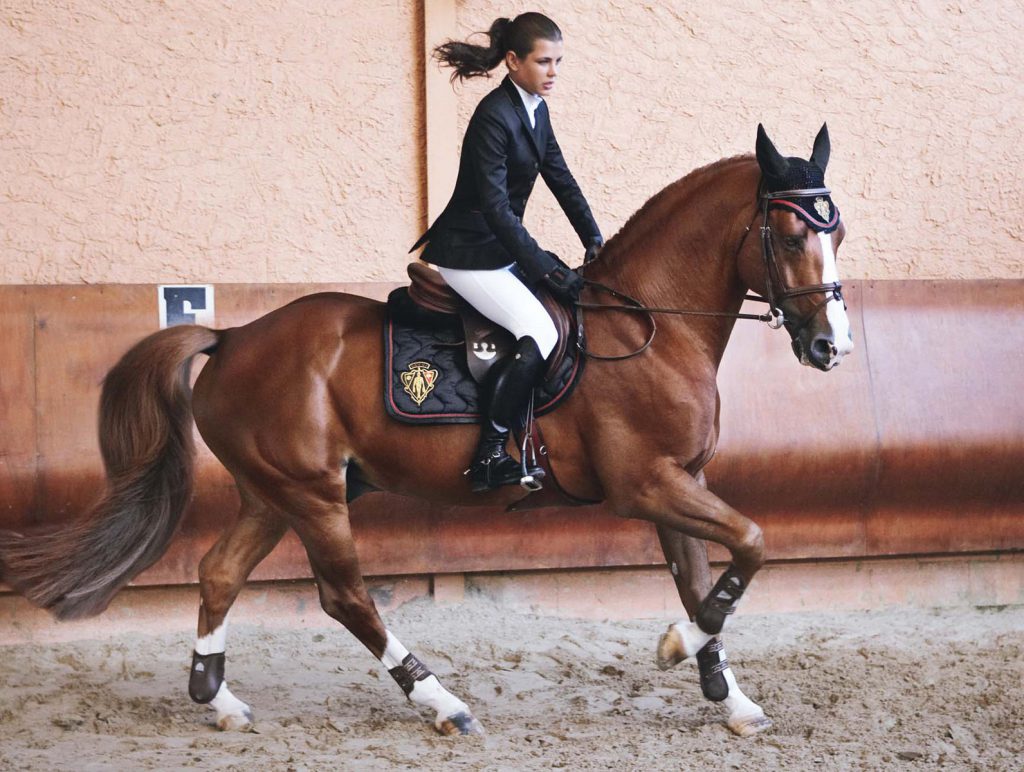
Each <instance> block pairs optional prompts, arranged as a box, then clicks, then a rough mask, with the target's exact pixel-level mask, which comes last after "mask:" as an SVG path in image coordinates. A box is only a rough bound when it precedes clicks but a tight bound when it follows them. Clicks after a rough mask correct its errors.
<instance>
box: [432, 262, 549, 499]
mask: <svg viewBox="0 0 1024 772" xmlns="http://www.w3.org/2000/svg"><path fill="white" fill-rule="evenodd" d="M440 272H441V275H442V276H443V277H444V279H445V281H447V282H448V284H449V285H450V286H451V287H452V289H454V290H455V291H456V292H458V293H459V295H461V296H462V298H463V299H465V300H466V302H468V303H469V304H470V305H472V306H473V307H474V308H475V309H477V310H478V311H479V312H480V313H481V314H483V315H484V316H486V317H487V318H488V319H490V320H491V321H493V322H494V323H495V324H499V325H501V326H502V327H504V328H505V329H507V330H509V331H510V332H511V333H512V334H513V335H515V336H516V338H517V339H518V343H517V345H516V353H515V355H514V356H513V357H511V358H510V359H509V360H508V361H507V362H505V363H503V364H501V365H498V367H497V368H496V369H495V372H494V373H493V374H492V377H491V378H490V379H489V380H488V383H487V384H485V388H484V403H483V404H484V417H485V420H484V422H483V426H482V431H481V437H480V444H479V446H478V448H477V453H476V457H475V459H474V460H473V463H472V465H471V466H470V481H471V484H472V486H473V490H475V491H478V492H479V491H486V490H490V489H492V488H496V487H498V486H500V485H508V484H517V483H519V482H520V480H521V479H522V467H521V465H520V463H519V462H518V461H516V460H515V459H513V458H512V457H511V456H510V455H509V454H508V451H507V449H506V446H507V444H508V437H509V429H510V428H516V426H517V424H518V423H519V421H520V417H521V416H522V414H523V412H524V410H525V408H526V405H527V403H528V402H529V400H530V394H531V393H532V392H533V387H534V386H535V385H536V383H537V381H539V380H540V376H541V374H542V372H543V370H544V361H545V359H546V358H547V357H548V356H549V355H550V353H551V351H552V350H553V349H554V347H555V344H556V343H557V342H558V333H557V332H556V330H555V326H554V323H553V322H552V321H551V317H550V316H549V315H548V313H547V311H546V310H545V309H544V306H543V305H541V303H540V301H539V300H537V298H536V296H534V294H533V293H532V292H530V290H529V289H528V288H527V287H526V285H524V284H523V283H522V282H521V281H520V280H519V279H518V278H517V277H516V276H515V275H514V274H513V273H512V272H511V271H510V270H509V269H508V268H507V267H506V268H499V269H497V270H493V271H464V270H458V269H451V268H441V269H440ZM527 471H528V473H529V474H531V475H533V476H534V477H539V476H540V475H541V474H543V473H542V472H541V470H540V469H538V468H530V469H528V470H527Z"/></svg>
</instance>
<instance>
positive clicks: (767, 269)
mask: <svg viewBox="0 0 1024 772" xmlns="http://www.w3.org/2000/svg"><path fill="white" fill-rule="evenodd" d="M763 187H764V186H763V183H762V184H760V185H759V186H758V201H759V203H758V210H755V212H754V217H753V218H752V219H751V221H750V224H749V225H748V226H747V228H746V230H745V231H744V232H743V238H742V239H740V243H739V246H738V247H736V251H735V253H734V258H735V257H738V256H739V253H740V251H741V250H742V249H743V245H744V244H745V243H746V241H747V236H748V235H749V234H750V231H751V229H752V227H753V225H754V220H756V219H757V215H758V212H760V213H761V215H762V221H761V261H762V263H763V264H764V277H765V281H764V283H765V292H764V294H763V295H754V294H747V295H744V300H753V301H757V302H759V303H767V304H768V312H767V313H764V314H745V313H734V312H731V311H706V310H698V309H692V308H660V307H656V306H645V305H644V304H643V303H641V302H640V301H639V300H637V299H636V298H632V297H630V296H629V295H626V294H625V293H623V292H619V291H618V290H616V289H612V288H611V287H609V286H607V285H605V284H602V283H600V282H596V281H591V280H590V279H587V278H584V279H583V283H584V285H586V286H588V287H591V288H593V289H595V290H598V291H600V292H603V293H605V294H607V295H611V296H612V297H614V298H616V299H617V300H620V301H622V303H623V305H616V304H611V303H581V302H579V301H577V302H576V303H575V306H576V309H577V310H576V316H577V324H578V326H579V330H580V333H581V334H580V335H579V336H578V338H577V340H576V347H577V348H578V349H579V350H580V352H582V353H583V355H584V356H586V357H587V358H588V359H598V360H602V361H605V362H615V361H621V360H623V359H632V358H633V357H635V356H639V355H640V354H642V353H643V352H644V351H646V350H647V349H648V348H649V347H650V345H651V344H652V343H653V342H654V336H655V335H657V332H658V324H657V322H656V321H655V318H654V314H673V315H678V316H710V317H724V318H728V319H750V320H753V321H758V322H765V323H766V324H767V325H768V326H769V327H771V328H772V329H773V330H777V329H779V328H780V327H782V326H785V327H786V330H787V331H788V332H789V335H790V338H795V337H796V336H797V334H798V333H799V332H800V330H802V329H803V328H804V327H805V326H806V325H807V324H808V322H810V321H811V319H813V318H814V315H815V314H817V313H818V311H819V310H820V309H821V307H822V306H824V305H826V304H827V303H828V302H830V301H831V300H838V301H840V302H841V303H843V304H844V306H845V301H844V300H843V295H842V288H843V285H842V283H841V282H838V281H833V282H828V283H826V284H806V285H803V286H800V287H787V286H786V282H785V279H783V277H782V271H781V270H780V269H779V264H778V261H777V260H776V258H775V248H774V246H773V240H772V229H771V226H770V225H769V224H768V207H769V205H770V204H771V202H772V201H776V200H788V199H796V198H804V197H806V196H827V195H830V194H831V192H832V191H831V190H830V189H829V188H801V189H797V190H778V191H771V192H769V191H765V190H763ZM600 257H601V256H600V253H598V256H597V257H595V258H593V259H592V260H590V261H589V262H585V263H584V264H583V266H581V268H580V273H582V272H583V270H584V269H585V268H586V267H587V266H588V265H590V264H592V263H594V262H596V261H597V260H599V259H600ZM819 292H820V293H823V295H824V297H823V298H822V300H821V301H820V302H818V303H817V304H816V305H815V306H814V308H812V309H811V310H810V312H808V313H807V314H806V315H805V316H803V317H801V318H800V319H799V320H797V321H796V322H795V323H791V322H789V321H788V320H787V319H786V318H785V316H784V315H783V313H782V309H781V308H779V303H782V302H785V301H786V300H789V299H790V298H795V297H801V296H803V295H814V294H817V293H819ZM583 309H587V310H592V311H620V312H626V313H641V314H646V315H647V321H648V323H649V324H650V328H651V331H650V334H649V335H648V336H647V339H646V340H645V341H644V343H643V345H642V346H640V348H638V349H637V350H636V351H631V352H629V353H628V354H619V355H616V356H608V355H602V354H595V353H593V352H592V351H589V350H588V349H587V348H586V343H585V339H584V336H583V334H582V331H583V318H582V313H581V312H582V310H583Z"/></svg>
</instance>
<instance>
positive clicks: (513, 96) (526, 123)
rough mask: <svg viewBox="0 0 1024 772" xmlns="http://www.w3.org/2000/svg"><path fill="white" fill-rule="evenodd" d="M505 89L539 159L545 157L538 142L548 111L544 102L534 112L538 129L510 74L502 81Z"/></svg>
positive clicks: (502, 86)
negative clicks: (531, 119)
mask: <svg viewBox="0 0 1024 772" xmlns="http://www.w3.org/2000/svg"><path fill="white" fill-rule="evenodd" d="M500 88H502V89H503V90H504V91H505V95H506V96H507V97H508V99H509V101H510V102H511V103H512V108H513V109H514V110H515V111H516V115H518V116H519V120H520V121H521V122H522V124H523V128H524V129H526V136H528V137H529V138H530V144H531V145H533V150H534V152H535V153H536V154H537V158H538V160H539V159H541V158H543V154H542V153H541V146H540V143H539V142H538V136H537V135H538V134H540V132H541V131H542V128H543V124H542V123H541V121H542V119H543V117H544V115H546V111H545V110H544V102H541V103H540V105H538V106H537V112H536V113H535V114H534V119H535V120H536V121H537V128H536V131H535V130H534V128H533V126H531V125H530V116H529V115H527V113H526V105H524V104H523V99H522V97H521V96H519V92H518V91H517V90H516V84H515V83H513V82H512V78H510V77H509V76H508V75H506V76H505V78H504V79H503V80H502V81H501V86H500Z"/></svg>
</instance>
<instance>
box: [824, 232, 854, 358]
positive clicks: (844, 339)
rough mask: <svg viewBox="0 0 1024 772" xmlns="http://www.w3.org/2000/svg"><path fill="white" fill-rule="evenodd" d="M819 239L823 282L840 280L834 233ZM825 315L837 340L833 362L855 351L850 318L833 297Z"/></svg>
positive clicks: (827, 305)
mask: <svg viewBox="0 0 1024 772" xmlns="http://www.w3.org/2000/svg"><path fill="white" fill-rule="evenodd" d="M818 240H819V241H821V262H822V269H821V283H822V284H831V283H832V282H834V281H839V269H838V268H837V267H836V252H835V250H834V249H833V248H832V234H831V233H819V234H818ZM825 317H826V318H827V319H828V323H829V326H831V327H832V339H833V340H834V341H835V346H836V353H835V354H834V355H833V357H832V360H833V364H839V361H840V360H841V359H842V358H843V357H844V356H846V355H847V354H849V353H850V352H851V351H853V338H852V337H851V336H850V319H849V317H847V315H846V309H845V308H844V307H843V303H842V301H840V300H836V299H835V298H832V299H830V300H829V302H828V303H827V304H826V305H825Z"/></svg>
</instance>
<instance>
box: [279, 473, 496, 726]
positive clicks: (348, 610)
mask: <svg viewBox="0 0 1024 772" xmlns="http://www.w3.org/2000/svg"><path fill="white" fill-rule="evenodd" d="M342 490H343V489H342ZM282 506H283V507H284V506H285V505H284V502H283V501H282ZM286 508H287V510H288V512H289V513H301V516H298V515H297V514H296V516H293V518H292V521H291V525H292V527H293V528H294V529H295V532H296V533H297V534H298V535H299V538H300V539H302V542H303V545H304V546H305V547H306V552H307V554H308V555H309V560H310V563H311V565H312V566H313V573H314V575H315V577H316V583H317V587H318V588H319V591H320V604H321V605H322V606H323V609H324V611H326V612H327V614H328V615H330V616H331V617H332V618H334V619H336V620H338V621H339V622H341V623H342V624H343V625H344V626H345V627H346V628H347V629H348V630H349V632H351V633H352V634H353V635H355V637H356V638H358V639H359V640H360V641H361V642H362V644H363V645H364V646H366V648H368V649H369V650H370V651H371V652H372V653H373V655H374V656H375V657H377V658H378V659H379V660H380V661H381V662H382V663H383V664H384V666H385V667H386V668H387V669H388V673H389V674H390V675H391V676H392V677H393V678H394V679H395V681H397V682H398V685H399V686H401V687H402V690H403V691H404V692H405V694H406V696H407V697H408V698H409V699H410V700H411V701H412V702H415V703H417V704H419V705H423V706H425V707H428V708H430V709H431V710H433V711H435V714H436V717H435V719H434V726H435V728H436V729H437V730H438V731H439V732H441V733H442V734H479V733H481V732H482V731H483V729H482V727H481V726H480V723H479V722H478V721H477V720H476V719H475V718H474V717H473V714H472V713H471V712H470V710H469V708H468V707H467V706H466V703H464V702H463V701H462V700H460V699H458V698H457V697H455V696H454V695H453V694H451V693H450V692H449V691H448V690H447V689H445V688H444V687H443V686H441V683H440V681H439V680H438V678H437V676H435V675H434V674H433V673H431V672H430V670H429V669H427V667H426V666H425V665H424V664H423V663H422V662H420V661H419V660H418V659H416V657H415V656H413V655H412V654H410V653H409V650H408V649H406V648H405V647H404V646H403V645H402V644H401V642H400V641H399V640H398V639H397V638H396V637H395V636H394V635H393V634H392V633H391V632H390V631H389V630H387V629H386V628H385V627H384V623H383V622H382V621H381V618H380V616H379V614H378V613H377V608H376V606H375V604H374V602H373V599H372V598H371V597H370V594H369V592H368V591H367V589H366V585H365V584H364V582H363V577H362V574H361V572H360V570H359V559H358V557H357V555H356V549H355V544H354V543H353V540H352V532H351V529H350V526H349V519H348V507H347V506H346V504H345V503H344V494H343V493H342V496H341V498H340V499H335V500H331V501H327V500H324V499H323V498H321V497H320V496H313V495H307V494H305V493H299V494H298V495H296V496H295V497H294V498H292V500H291V501H290V502H289V503H288V504H287V506H286Z"/></svg>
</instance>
